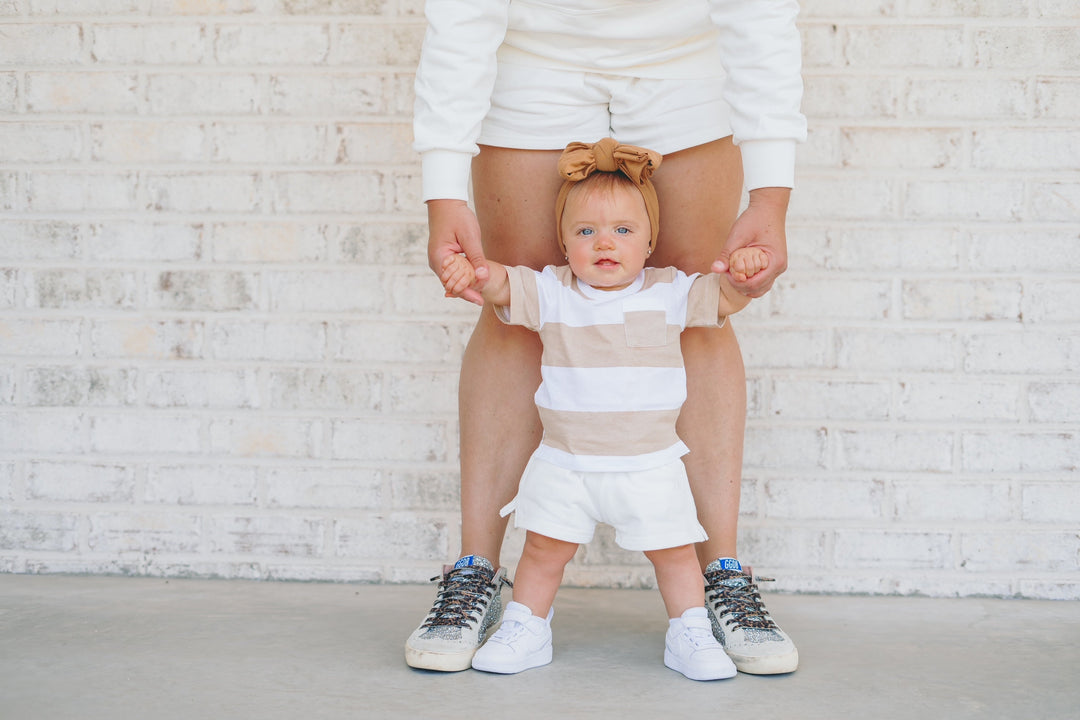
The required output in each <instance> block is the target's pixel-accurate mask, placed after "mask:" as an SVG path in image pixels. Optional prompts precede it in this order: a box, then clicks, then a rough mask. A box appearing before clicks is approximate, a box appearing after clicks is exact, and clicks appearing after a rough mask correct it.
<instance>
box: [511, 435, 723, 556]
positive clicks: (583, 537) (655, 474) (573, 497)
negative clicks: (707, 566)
mask: <svg viewBox="0 0 1080 720" xmlns="http://www.w3.org/2000/svg"><path fill="white" fill-rule="evenodd" d="M511 512H513V513H514V526H515V527H519V528H525V529H526V530H531V531H533V532H536V533H540V534H541V535H546V536H547V537H552V538H555V539H557V540H565V541H566V542H572V543H587V542H589V541H590V540H592V537H593V531H594V530H595V529H596V524H597V523H598V522H603V523H607V524H608V525H611V526H613V527H614V528H615V542H616V543H618V544H619V546H620V547H622V548H625V549H627V550H637V551H641V550H662V549H664V548H671V547H678V546H680V545H688V544H690V543H696V542H700V541H702V540H705V539H706V537H707V535H706V534H705V529H704V528H703V527H701V523H699V522H698V518H697V509H696V507H695V506H694V496H693V495H692V494H691V493H690V482H689V480H687V478H686V467H685V466H684V465H683V463H682V460H675V461H674V462H671V463H668V464H667V465H662V466H660V467H657V468H652V469H650V470H637V471H634V472H578V471H575V470H567V469H566V468H563V467H559V466H558V465H553V464H552V463H550V462H547V461H546V460H541V459H539V458H537V457H536V456H535V455H534V456H533V457H532V458H531V459H530V460H529V464H528V465H527V466H526V467H525V472H524V474H523V475H522V476H521V485H520V486H519V487H518V494H517V497H515V498H514V499H513V500H512V501H511V502H510V504H509V505H507V506H506V507H504V508H503V509H502V511H501V514H502V515H503V516H504V517H505V516H506V515H509V514H510V513H511Z"/></svg>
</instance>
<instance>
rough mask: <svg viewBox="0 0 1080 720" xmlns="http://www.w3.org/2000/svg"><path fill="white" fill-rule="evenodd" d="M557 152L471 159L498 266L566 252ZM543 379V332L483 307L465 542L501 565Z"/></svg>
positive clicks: (471, 408) (473, 346) (464, 393)
mask: <svg viewBox="0 0 1080 720" xmlns="http://www.w3.org/2000/svg"><path fill="white" fill-rule="evenodd" d="M558 159H559V152H558V151H531V150H512V149H505V148H495V147H486V146H485V147H482V148H481V152H480V154H479V155H478V156H477V157H476V159H475V160H474V161H473V202H474V206H475V208H476V216H477V219H478V220H479V222H480V233H481V237H482V238H483V242H484V254H485V256H486V257H488V258H491V259H492V260H495V261H497V262H500V263H503V264H504V265H527V266H529V267H532V268H536V269H540V268H542V267H544V266H545V265H550V264H552V263H557V262H559V261H561V260H562V256H561V255H560V254H559V251H558V246H557V244H556V240H555V220H554V217H555V211H554V209H553V208H554V206H555V195H556V194H557V193H558V190H559V186H560V184H561V183H560V181H559V178H558V175H557V173H556V172H555V165H556V163H557V162H558ZM539 384H540V340H539V338H538V336H537V335H536V333H534V332H531V331H529V330H525V329H522V328H519V327H511V326H508V325H506V324H504V323H503V322H501V321H500V320H499V319H498V318H497V317H495V314H494V312H493V311H492V310H491V308H490V307H485V308H484V310H483V312H482V313H481V315H480V319H479V321H478V322H477V324H476V328H475V329H474V330H473V334H472V337H471V338H470V340H469V345H468V347H467V348H466V351H465V356H464V358H463V360H462V365H461V385H460V388H459V400H458V402H459V418H460V423H461V544H462V548H461V549H462V553H463V554H465V555H469V554H476V555H481V556H483V557H486V558H488V559H490V560H491V561H492V563H494V564H495V565H498V564H499V551H500V548H501V547H502V540H503V535H504V534H505V531H506V519H505V518H500V517H499V509H500V508H502V506H503V505H505V504H506V503H508V502H510V501H511V500H512V499H513V497H514V494H515V493H516V492H517V486H518V481H519V480H520V479H521V473H522V472H523V471H524V469H525V465H526V463H527V462H528V460H529V456H530V455H531V454H532V452H533V450H535V449H536V447H537V446H538V445H539V444H540V436H541V427H540V418H539V415H538V414H537V412H536V406H535V404H534V403H533V395H534V394H535V392H536V388H537V387H538V386H539Z"/></svg>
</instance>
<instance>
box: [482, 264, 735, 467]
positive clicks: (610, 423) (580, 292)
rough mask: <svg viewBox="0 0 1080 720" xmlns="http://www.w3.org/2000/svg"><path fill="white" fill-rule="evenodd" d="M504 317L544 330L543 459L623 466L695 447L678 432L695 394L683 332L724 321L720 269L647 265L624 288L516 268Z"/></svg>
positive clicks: (553, 270) (564, 269) (539, 394)
mask: <svg viewBox="0 0 1080 720" xmlns="http://www.w3.org/2000/svg"><path fill="white" fill-rule="evenodd" d="M507 271H508V273H509V280H510V305H509V306H508V307H501V308H497V313H498V315H499V317H500V318H501V319H502V320H503V322H506V323H508V324H511V325H521V326H523V327H526V328H528V329H530V330H534V331H536V332H538V333H540V339H541V341H542V342H543V345H544V352H543V357H542V359H541V368H540V371H541V377H542V380H541V383H540V388H539V389H538V390H537V391H536V396H535V399H536V406H537V408H538V409H539V411H540V420H541V422H543V425H544V438H543V440H542V441H541V445H540V448H539V449H538V450H537V453H536V454H537V456H539V457H541V458H543V459H545V460H547V461H549V462H552V463H555V464H556V465H559V466H561V467H565V468H568V469H571V470H579V471H588V472H622V471H633V470H646V469H649V468H653V467H658V466H660V465H664V464H666V463H668V462H671V461H672V460H675V459H678V458H680V457H682V456H683V455H685V454H686V453H687V452H689V450H688V448H687V447H686V445H685V444H684V443H683V442H682V440H680V439H679V436H678V435H677V434H676V433H675V421H676V420H677V419H678V417H679V411H680V409H681V408H682V404H683V402H684V401H685V400H686V371H685V370H684V369H683V359H682V350H681V347H680V344H679V335H680V334H681V333H682V331H683V330H684V329H685V328H687V327H695V326H698V327H720V326H721V325H723V322H724V319H722V318H718V317H717V313H718V309H719V302H720V278H719V276H718V275H715V274H713V275H697V274H695V275H690V276H688V275H686V274H685V273H683V272H681V271H680V270H677V269H676V268H673V267H672V268H645V270H644V271H642V273H641V274H640V275H638V277H637V279H636V280H635V281H634V282H633V283H632V284H631V285H630V286H629V287H627V288H625V289H624V290H617V291H605V290H597V289H596V288H593V287H591V286H589V285H588V284H586V283H584V282H581V281H580V280H578V279H577V278H576V277H575V276H574V275H573V273H572V272H571V271H570V268H569V267H568V266H559V267H555V266H548V267H546V268H544V270H543V271H542V272H536V271H535V270H532V269H530V268H526V267H513V268H507Z"/></svg>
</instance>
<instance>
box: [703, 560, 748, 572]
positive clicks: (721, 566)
mask: <svg viewBox="0 0 1080 720" xmlns="http://www.w3.org/2000/svg"><path fill="white" fill-rule="evenodd" d="M717 570H734V571H735V572H742V563H740V562H739V561H738V560H736V559H735V558H718V559H716V560H713V561H712V562H711V563H709V567H707V568H705V572H716V571H717Z"/></svg>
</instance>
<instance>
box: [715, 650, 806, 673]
mask: <svg viewBox="0 0 1080 720" xmlns="http://www.w3.org/2000/svg"><path fill="white" fill-rule="evenodd" d="M728 657H729V658H731V661H732V662H733V663H735V667H737V668H738V669H739V672H741V673H746V674H747V675H783V674H785V673H792V672H795V671H796V670H797V669H798V668H799V651H798V650H792V651H791V652H789V653H785V654H783V655H764V656H761V657H754V656H752V655H738V654H735V653H730V652H729V653H728Z"/></svg>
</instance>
